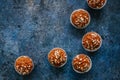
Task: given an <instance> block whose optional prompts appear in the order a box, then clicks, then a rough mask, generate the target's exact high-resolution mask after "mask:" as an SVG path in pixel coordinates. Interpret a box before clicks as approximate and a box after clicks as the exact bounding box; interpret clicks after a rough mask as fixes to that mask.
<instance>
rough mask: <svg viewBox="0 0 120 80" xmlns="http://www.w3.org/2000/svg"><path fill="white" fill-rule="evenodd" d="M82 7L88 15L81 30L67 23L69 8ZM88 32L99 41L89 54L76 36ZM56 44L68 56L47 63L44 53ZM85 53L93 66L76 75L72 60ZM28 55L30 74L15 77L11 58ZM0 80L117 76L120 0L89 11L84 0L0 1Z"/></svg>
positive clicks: (85, 79)
mask: <svg viewBox="0 0 120 80" xmlns="http://www.w3.org/2000/svg"><path fill="white" fill-rule="evenodd" d="M79 8H83V9H85V10H88V12H89V13H90V15H91V23H90V24H89V26H88V27H87V28H86V29H84V30H78V29H75V28H74V27H73V26H72V25H71V24H70V20H69V18H70V14H71V13H72V11H73V10H75V9H79ZM89 31H96V32H98V33H99V34H100V35H101V36H102V39H103V44H102V46H101V48H100V49H99V50H98V51H97V52H95V53H89V52H87V51H85V50H84V49H83V48H82V45H81V39H82V37H83V35H84V34H85V33H87V32H89ZM54 47H61V48H63V49H65V50H66V52H67V55H68V61H67V64H66V65H65V66H64V67H62V68H60V69H58V68H54V67H52V66H51V65H50V64H49V62H48V60H47V54H48V52H49V51H50V50H51V49H52V48H54ZM79 53H85V54H87V55H89V56H90V57H91V59H92V62H93V66H92V69H91V70H90V71H89V72H88V73H85V74H78V73H76V72H74V71H73V69H72V65H71V62H72V59H73V57H74V56H75V55H77V54H79ZM21 55H27V56H29V57H31V58H32V59H33V61H34V63H35V68H34V70H33V72H32V73H31V74H30V75H28V76H20V75H19V74H17V73H16V71H15V70H14V62H15V59H16V58H17V57H19V56H21ZM0 80H120V1H119V0H107V4H106V6H105V7H104V8H103V9H101V10H93V9H90V8H89V7H88V5H87V3H86V0H0Z"/></svg>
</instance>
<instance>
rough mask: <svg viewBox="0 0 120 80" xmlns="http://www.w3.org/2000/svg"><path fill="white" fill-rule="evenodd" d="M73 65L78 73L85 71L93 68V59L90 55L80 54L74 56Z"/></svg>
mask: <svg viewBox="0 0 120 80" xmlns="http://www.w3.org/2000/svg"><path fill="white" fill-rule="evenodd" d="M72 67H73V70H74V71H75V72H77V73H85V72H88V71H89V70H90V69H91V67H92V61H91V59H90V57H89V56H87V55H85V54H78V55H76V56H75V57H74V58H73V61H72Z"/></svg>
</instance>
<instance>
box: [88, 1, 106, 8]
mask: <svg viewBox="0 0 120 80" xmlns="http://www.w3.org/2000/svg"><path fill="white" fill-rule="evenodd" d="M106 2H107V0H87V3H88V6H89V7H91V8H92V9H101V8H103V7H104V6H105V4H106Z"/></svg>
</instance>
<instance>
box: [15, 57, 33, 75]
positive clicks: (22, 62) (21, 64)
mask: <svg viewBox="0 0 120 80" xmlns="http://www.w3.org/2000/svg"><path fill="white" fill-rule="evenodd" d="M14 68H15V70H16V72H17V73H18V74H20V75H28V74H30V73H31V72H32V70H33V69H34V63H33V61H32V59H31V58H30V57H28V56H20V57H18V58H17V59H16V61H15V64H14Z"/></svg>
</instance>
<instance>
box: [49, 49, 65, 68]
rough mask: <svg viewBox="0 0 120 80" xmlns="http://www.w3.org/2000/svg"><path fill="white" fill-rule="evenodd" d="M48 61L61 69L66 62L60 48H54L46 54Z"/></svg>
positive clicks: (63, 52)
mask: <svg viewBox="0 0 120 80" xmlns="http://www.w3.org/2000/svg"><path fill="white" fill-rule="evenodd" d="M48 61H49V62H50V64H51V65H53V66H55V67H62V66H63V65H64V64H65V63H66V61H67V55H66V52H65V51H64V50H63V49H61V48H54V49H52V50H51V51H50V52H49V54H48Z"/></svg>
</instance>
